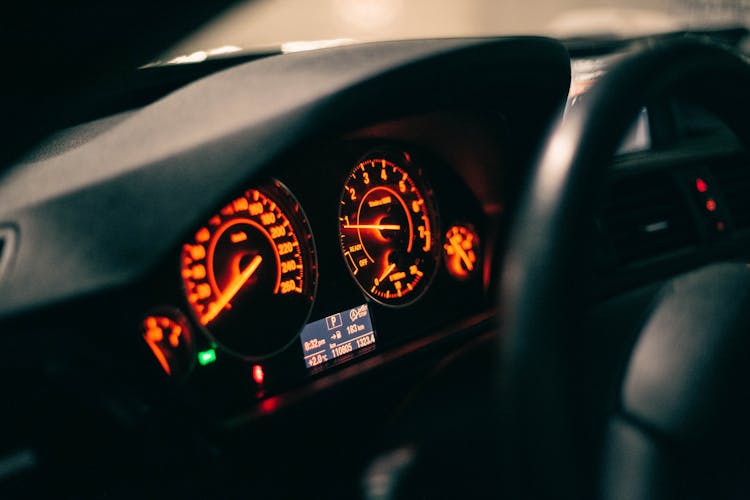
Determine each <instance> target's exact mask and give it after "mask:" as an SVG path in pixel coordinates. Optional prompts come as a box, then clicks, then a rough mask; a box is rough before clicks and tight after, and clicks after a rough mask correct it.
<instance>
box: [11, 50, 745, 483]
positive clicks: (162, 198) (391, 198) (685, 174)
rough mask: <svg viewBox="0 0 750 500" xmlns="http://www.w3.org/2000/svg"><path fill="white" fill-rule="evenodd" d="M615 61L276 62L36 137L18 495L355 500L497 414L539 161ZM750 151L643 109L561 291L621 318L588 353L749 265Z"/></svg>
mask: <svg viewBox="0 0 750 500" xmlns="http://www.w3.org/2000/svg"><path fill="white" fill-rule="evenodd" d="M622 49H623V47H621V46H617V47H609V46H608V47H604V48H602V47H600V48H598V49H596V50H594V54H591V53H587V52H586V51H585V50H582V49H580V48H579V49H576V48H574V47H573V45H571V46H570V47H569V48H566V47H565V46H563V45H561V44H559V43H558V42H554V41H551V40H546V39H540V38H498V39H494V38H491V39H456V40H428V41H419V40H417V41H407V42H387V43H379V44H366V45H361V46H348V47H338V48H333V49H326V50H321V51H312V52H309V53H299V54H289V55H282V56H276V57H269V58H265V59H259V60H257V61H252V62H249V63H243V64H238V65H236V66H232V65H229V67H228V68H227V69H224V70H222V71H218V72H216V73H211V74H206V75H202V76H203V77H202V78H200V79H197V80H195V81H193V79H191V80H190V81H189V82H185V83H186V84H185V85H182V84H180V85H178V86H177V87H176V88H174V89H172V91H171V92H169V93H167V94H166V95H156V94H155V95H154V99H153V100H152V101H150V102H149V103H147V104H145V105H139V106H138V107H135V108H133V109H123V110H119V111H120V112H119V113H116V114H114V115H107V116H101V117H97V119H92V120H91V121H89V122H87V123H84V124H79V125H76V126H74V127H71V128H70V129H68V130H65V131H61V132H60V133H58V134H57V135H56V136H54V137H51V138H50V139H49V140H48V141H47V142H45V143H43V144H41V145H40V146H39V147H38V148H37V149H36V150H35V151H32V152H30V153H29V154H28V155H27V157H26V158H24V159H22V160H21V161H20V162H18V163H17V164H16V165H14V166H12V167H11V168H9V169H8V170H7V171H5V172H4V173H3V175H2V177H0V297H2V300H0V329H2V332H3V335H4V336H5V338H6V342H7V345H8V348H7V350H6V359H7V360H8V362H7V363H5V365H4V367H3V368H2V373H3V376H4V377H6V378H7V379H9V380H12V379H20V380H22V382H21V383H19V384H14V386H13V387H11V388H9V393H8V398H9V400H12V401H15V402H16V410H14V411H11V412H9V415H8V416H7V418H8V419H9V424H8V425H7V426H6V429H12V431H8V432H7V433H6V436H4V437H5V438H6V439H5V442H6V443H7V444H6V445H5V446H4V448H3V450H2V451H3V453H5V454H6V456H9V457H15V458H18V457H21V458H24V457H25V458H24V460H26V461H25V462H24V461H23V460H22V461H21V462H22V466H21V467H19V468H18V469H14V470H13V473H12V474H10V475H8V476H7V481H6V484H8V485H9V486H10V488H11V490H10V491H20V490H23V491H36V490H33V488H38V492H40V493H41V492H44V491H47V490H48V488H49V487H51V486H50V485H52V486H53V487H55V488H58V489H59V491H67V492H76V494H77V493H80V492H81V491H82V492H83V493H82V494H83V496H88V495H99V494H101V493H102V492H105V493H108V494H112V495H115V496H118V495H119V496H123V497H125V496H129V495H131V494H133V493H134V492H137V491H141V486H142V485H143V484H147V485H149V487H152V488H154V491H157V492H160V493H164V494H167V495H176V494H184V495H187V496H206V495H209V496H210V495H211V494H212V493H215V492H216V491H215V488H216V487H217V486H216V485H217V484H221V485H222V486H221V487H222V488H225V489H224V490H222V492H225V493H228V494H229V496H232V495H233V494H236V495H238V494H244V493H247V492H255V493H258V494H264V493H266V494H273V495H274V496H299V494H301V493H303V492H305V493H311V494H312V496H321V495H323V496H326V495H325V493H326V492H333V494H332V495H331V496H353V495H359V494H360V493H361V488H362V480H361V478H362V476H363V474H364V473H363V471H365V470H367V468H368V467H369V465H370V464H371V462H372V459H373V457H374V456H376V455H377V454H378V453H380V452H383V451H385V450H388V449H390V448H392V447H400V446H401V447H402V446H403V444H404V443H405V442H406V443H409V444H413V443H414V442H415V441H418V440H419V437H423V436H435V435H442V434H443V433H449V432H447V431H446V430H445V429H450V428H451V427H452V426H453V425H454V424H455V422H459V421H461V419H462V418H465V417H466V415H467V414H469V415H473V416H475V417H476V419H477V420H476V421H477V422H479V421H482V419H485V418H487V419H489V418H491V414H490V413H489V412H488V411H487V410H486V406H483V405H482V404H483V402H486V401H488V400H490V399H491V396H490V393H491V392H492V387H491V386H492V384H493V383H494V382H495V381H494V380H492V375H491V374H492V373H494V372H493V371H492V366H493V363H496V362H497V359H496V356H495V355H494V354H493V353H495V351H496V350H497V345H496V344H497V342H498V340H499V339H498V335H497V332H498V329H499V326H500V324H501V323H502V318H499V317H498V315H497V307H496V302H497V300H498V297H497V295H498V294H497V290H498V287H499V286H500V283H499V280H500V262H501V259H502V257H503V249H504V243H505V237H506V235H507V233H508V231H509V229H510V227H509V224H510V221H511V220H512V214H513V210H514V207H515V206H516V203H517V202H518V199H519V196H520V193H521V192H522V191H523V187H524V185H525V181H526V179H527V177H528V175H529V164H530V163H531V161H532V160H533V159H534V158H535V154H536V152H537V150H538V148H539V147H540V145H541V144H542V143H543V141H544V138H545V134H546V132H547V130H548V129H549V127H550V124H551V123H554V121H555V120H558V119H565V114H566V112H567V111H566V110H569V109H571V107H572V106H575V105H576V103H577V102H580V100H581V99H585V98H586V96H585V92H586V90H587V89H588V88H589V87H590V85H591V83H592V82H593V81H594V80H596V78H598V77H599V76H600V75H601V74H602V73H603V72H606V67H607V65H608V64H610V63H612V61H614V60H616V58H617V57H618V55H617V54H618V51H620V50H622ZM587 50H588V49H587ZM569 51H570V52H569ZM571 54H572V55H574V56H575V57H574V60H573V64H572V71H573V75H572V85H571V60H570V56H571ZM613 54H614V55H615V57H614V59H612V58H611V57H610V56H612V55H613ZM144 71H157V72H158V71H160V69H159V68H148V69H146V70H144ZM164 71H166V72H167V73H168V71H171V70H170V69H169V68H167V69H164ZM696 124H698V125H700V127H697V125H696ZM746 167H747V157H746V156H745V155H744V153H742V150H741V148H740V147H739V145H738V143H737V142H736V140H735V139H734V138H733V137H732V136H731V135H730V134H727V133H726V129H725V128H723V127H722V126H721V124H719V123H718V122H716V121H715V120H714V118H713V117H711V116H710V115H708V114H706V113H704V112H703V111H701V110H699V109H695V108H692V107H690V106H689V105H686V104H684V103H681V102H678V101H670V102H666V103H665V102H655V103H650V104H649V105H648V106H647V107H646V108H644V110H643V112H642V113H641V115H640V117H639V119H638V122H637V123H636V124H635V125H634V129H633V132H632V135H631V136H630V137H629V139H628V140H627V141H626V143H625V144H623V147H622V148H621V149H620V152H619V153H618V155H617V156H616V158H615V160H614V162H613V166H612V168H611V169H610V171H611V174H610V176H609V181H608V187H607V190H606V192H603V193H602V199H601V200H600V206H601V207H602V208H601V210H600V211H599V212H598V213H596V214H592V216H591V221H588V222H587V223H590V224H592V225H593V226H596V228H597V230H596V231H595V237H594V239H593V241H591V242H589V243H590V245H588V246H586V252H590V253H591V258H592V259H594V261H595V263H596V264H595V266H594V267H595V275H594V276H589V275H585V276H581V280H580V283H575V284H571V293H573V294H576V295H580V296H583V297H586V300H588V301H590V302H592V303H596V304H597V306H598V307H600V308H601V310H603V311H608V313H607V314H606V315H605V316H606V320H605V321H603V323H602V324H600V325H599V328H600V329H606V330H607V331H609V332H610V334H611V337H609V338H608V339H607V340H602V339H600V341H601V342H608V343H612V344H617V343H618V342H617V341H614V340H612V339H613V337H617V336H619V337H621V338H622V339H627V335H628V332H627V331H626V330H627V325H628V324H629V323H628V321H631V320H632V321H635V319H636V318H635V317H634V316H632V315H631V316H629V317H628V319H627V320H626V321H623V319H622V316H621V314H624V313H623V312H622V311H626V310H628V308H627V307H622V300H621V299H623V298H625V299H626V300H625V301H626V302H627V301H628V300H630V299H629V297H630V294H631V292H633V291H634V290H635V291H637V293H635V295H637V297H636V298H634V299H633V300H634V301H635V302H639V303H641V302H648V300H650V297H651V295H650V292H648V290H649V289H650V288H649V287H650V286H651V285H653V284H654V283H656V282H658V281H659V280H661V279H664V278H666V277H668V276H669V275H670V274H673V273H675V272H677V271H679V270H684V269H688V268H690V267H691V266H696V265H697V263H699V262H706V261H709V260H714V259H718V258H720V257H724V256H734V257H737V256H739V255H744V254H743V253H742V252H743V251H744V250H743V249H744V248H746V244H747V243H748V241H750V210H748V206H747V203H746V201H745V198H744V197H743V195H742V193H743V189H744V188H743V187H744V186H747V185H748V184H747V183H750V176H748V175H747V173H746V172H747V168H746ZM644 290H646V292H643V291H644ZM613 310H614V311H617V313H611V312H612V311H613ZM602 325H603V326H602ZM619 337H618V338H619ZM623 342H625V343H627V340H623ZM605 351H606V350H605ZM468 352H470V353H471V358H470V362H469V363H468V365H465V364H464V365H462V367H461V370H459V371H457V370H456V369H455V368H451V367H454V365H455V364H456V363H461V360H462V359H464V358H463V356H464V355H465V354H466V353H468ZM29 359H33V363H31V364H33V366H34V368H33V369H32V368H30V363H29V361H28V360H29ZM598 362H600V363H601V364H606V363H610V362H611V363H619V362H620V361H618V360H616V359H615V358H614V357H612V358H608V357H607V356H606V355H602V359H601V360H598ZM435 388H437V390H436V391H435ZM597 390H601V391H603V392H606V391H609V390H611V388H610V387H609V385H608V382H606V381H602V383H601V387H599V388H598V389H597ZM604 400H606V401H609V400H608V399H607V398H606V397H605V398H604ZM480 403H481V404H480ZM477 405H479V406H477ZM436 408H438V409H439V410H436ZM477 427H478V428H481V425H479V424H477ZM40 429H44V431H43V432H40ZM477 432H478V431H477ZM436 433H437V434H436ZM485 437H486V436H485ZM427 439H428V440H429V439H431V438H429V437H428V438H427ZM481 441H482V442H484V441H486V439H481ZM71 449H76V450H77V452H76V453H75V454H73V455H71V454H70V453H69V451H70V450H71ZM402 449H403V448H402ZM406 449H407V451H408V450H410V449H411V448H408V447H407V448H406ZM112 450H116V451H117V452H116V453H112ZM23 464H25V465H23ZM326 464H335V470H336V474H333V475H330V474H328V468H327V467H326ZM81 471H85V473H82V472H81ZM165 471H166V472H165ZM196 471H200V474H198V473H196ZM290 473H291V474H293V475H294V477H295V478H296V480H295V481H293V482H289V481H288V480H287V479H286V478H288V475H289V474H290ZM165 475H169V477H168V478H166V479H165ZM39 476H42V477H44V478H45V482H44V484H37V485H32V481H31V479H32V478H34V477H39ZM83 476H86V477H88V478H94V479H92V480H91V482H90V484H88V486H86V487H85V488H83V489H82V490H79V489H78V488H81V479H82V477H83ZM134 477H135V478H138V479H139V480H138V481H132V480H131V479H132V478H134ZM321 477H325V478H327V480H329V481H331V479H330V478H331V477H332V478H333V479H334V480H336V479H337V478H338V479H337V480H336V481H334V482H333V483H332V484H331V485H330V486H327V487H323V486H320V484H319V483H320V481H321ZM13 488H18V490H13ZM29 488H32V490H29Z"/></svg>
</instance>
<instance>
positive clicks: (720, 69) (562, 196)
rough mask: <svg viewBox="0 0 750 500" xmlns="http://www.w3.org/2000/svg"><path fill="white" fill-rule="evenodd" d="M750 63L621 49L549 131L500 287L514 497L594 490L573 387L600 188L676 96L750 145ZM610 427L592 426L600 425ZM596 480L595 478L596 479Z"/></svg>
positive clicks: (663, 48)
mask: <svg viewBox="0 0 750 500" xmlns="http://www.w3.org/2000/svg"><path fill="white" fill-rule="evenodd" d="M747 89H750V66H749V65H748V64H747V62H746V61H745V60H744V59H743V58H742V57H740V56H739V55H737V54H736V53H734V52H732V51H730V50H729V49H727V48H724V47H721V46H718V45H715V44H713V43H710V42H708V41H706V40H703V39H698V38H684V39H679V40H672V41H669V42H663V43H658V44H654V45H650V46H646V47H639V48H636V49H635V50H633V51H632V52H631V53H629V54H628V55H626V56H625V57H624V59H623V60H621V61H620V62H619V63H618V64H616V65H615V66H614V67H613V68H612V69H611V70H610V71H609V72H608V73H607V74H606V75H605V76H604V77H602V79H601V80H600V81H599V82H597V84H596V85H594V87H593V88H592V89H591V90H590V91H589V92H588V93H587V98H586V100H585V101H584V102H582V103H580V104H579V105H578V106H576V107H575V108H573V109H572V110H571V111H570V112H569V113H568V114H567V115H566V116H565V117H564V118H563V117H560V119H559V121H558V122H557V124H556V125H555V126H554V127H553V129H552V131H551V133H550V135H549V138H548V140H547V142H546V143H545V144H546V146H545V148H544V150H543V151H542V153H541V155H540V156H539V159H538V161H537V164H536V166H535V168H534V169H533V174H532V178H531V180H530V183H529V184H528V186H527V188H526V191H525V192H524V195H523V196H522V198H521V201H520V203H519V206H518V209H517V212H516V216H515V220H514V223H513V227H512V230H511V233H510V237H509V240H508V241H509V244H508V247H507V251H506V255H505V259H504V265H503V267H502V274H503V275H502V279H501V281H500V282H501V290H500V307H499V314H500V321H501V324H502V325H503V326H502V334H501V338H502V341H501V343H500V345H501V348H500V349H501V358H502V362H501V367H502V368H501V372H500V377H501V378H500V386H501V388H502V390H501V403H500V404H501V409H502V417H503V419H504V420H503V422H502V426H503V427H502V429H501V434H502V435H503V436H504V438H505V439H504V446H505V449H504V450H503V455H504V456H505V458H506V460H505V462H504V464H503V466H504V469H505V474H504V475H503V477H504V481H505V482H506V485H507V486H508V487H509V489H510V493H511V495H512V496H511V497H512V498H576V499H580V498H589V497H592V496H596V492H595V491H596V490H595V488H592V487H591V485H592V484H595V483H596V477H594V478H592V477H590V476H591V474H592V473H595V472H596V471H592V470H590V468H588V467H587V466H586V455H587V454H589V453H597V452H599V450H586V449H581V448H580V446H579V439H578V437H579V429H578V427H579V426H580V422H582V421H585V417H586V416H585V415H581V414H580V411H581V410H580V409H581V408H582V405H581V404H580V402H581V401H582V399H583V398H585V397H586V396H585V395H583V394H581V393H580V391H579V390H578V388H577V386H576V382H575V381H576V378H577V377H578V376H580V373H578V372H577V368H576V367H577V365H578V363H577V362H578V361H585V356H586V353H585V348H583V346H581V345H580V342H577V341H579V340H581V335H580V333H579V331H578V330H577V328H576V326H577V325H580V319H581V318H582V316H583V311H584V305H585V304H583V303H582V300H581V299H580V296H581V294H580V293H576V292H577V290H576V287H575V285H576V284H577V283H579V282H580V281H582V280H581V276H586V275H587V274H588V271H590V270H591V268H590V265H589V262H590V259H587V258H586V257H587V256H586V254H585V253H583V252H585V250H586V245H583V246H582V245H581V243H580V242H582V241H583V242H585V241H587V237H588V236H590V234H591V232H592V231H591V230H590V228H589V227H588V226H587V225H586V224H582V223H581V221H588V220H591V219H592V217H591V214H592V213H593V211H594V210H595V208H596V200H597V193H598V191H599V188H600V187H601V186H603V184H604V179H605V174H606V169H605V168H603V166H606V165H609V164H610V162H611V159H612V158H613V156H614V154H615V151H616V149H617V147H618V146H619V144H620V143H621V141H622V139H623V137H624V136H625V134H626V132H627V131H628V129H629V127H630V125H631V124H632V123H633V121H634V120H635V119H636V117H637V114H638V113H639V112H640V110H641V109H642V108H643V106H645V105H646V104H647V103H650V102H653V101H654V100H655V99H656V98H658V97H659V96H665V95H670V94H672V95H679V96H683V97H686V98H688V99H690V100H692V101H694V102H697V103H699V104H700V105H702V106H704V107H705V108H707V109H709V110H711V111H714V112H716V113H717V114H718V115H719V116H720V117H721V118H722V119H723V120H724V121H725V123H727V124H728V125H729V126H730V128H732V130H733V131H734V132H735V133H736V134H737V136H738V137H739V138H740V139H741V140H743V141H745V144H746V145H747V144H748V142H747V141H748V138H750V133H749V132H750V120H748V119H747V116H746V113H747V111H749V110H750V92H747ZM605 423H606V422H601V421H600V422H594V423H593V425H595V426H597V428H598V429H600V430H602V429H603V428H604V426H605ZM592 479H593V480H592Z"/></svg>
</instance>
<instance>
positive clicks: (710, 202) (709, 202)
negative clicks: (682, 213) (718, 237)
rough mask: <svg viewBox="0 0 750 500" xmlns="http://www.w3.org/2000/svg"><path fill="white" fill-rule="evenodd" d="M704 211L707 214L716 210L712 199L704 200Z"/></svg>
mask: <svg viewBox="0 0 750 500" xmlns="http://www.w3.org/2000/svg"><path fill="white" fill-rule="evenodd" d="M706 210H708V211H709V212H713V211H715V210H716V202H715V201H714V199H713V198H709V199H708V200H706Z"/></svg>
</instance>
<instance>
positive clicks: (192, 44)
mask: <svg viewBox="0 0 750 500" xmlns="http://www.w3.org/2000/svg"><path fill="white" fill-rule="evenodd" d="M728 25H731V26H738V25H740V26H748V25H750V0H599V1H596V0H523V1H499V0H250V1H245V2H241V3H239V4H238V5H236V6H235V7H234V8H232V9H230V10H228V11H226V12H225V13H223V14H222V15H220V16H219V17H218V18H216V19H214V20H212V21H211V22H210V23H208V24H207V25H205V26H204V27H203V28H202V29H200V30H198V31H197V32H196V33H194V34H193V35H192V36H190V37H189V38H188V39H186V40H184V41H182V42H181V43H179V44H178V45H176V46H175V47H173V48H172V49H171V50H170V51H168V53H167V54H165V56H171V57H175V56H177V55H181V54H191V53H193V52H196V51H208V53H209V55H210V54H215V53H226V52H232V51H236V50H240V49H243V50H248V49H249V50H258V49H269V48H278V47H279V46H282V47H283V48H284V49H285V50H287V51H292V50H304V49H306V48H315V47H317V46H319V45H325V44H311V43H299V42H311V41H320V40H328V41H329V42H328V44H337V43H351V42H365V41H375V40H396V39H408V38H429V37H453V36H489V35H511V34H534V35H548V36H555V37H560V38H570V37H589V36H606V37H632V36H639V35H644V34H655V33H663V32H669V31H676V30H685V29H705V28H715V27H719V26H728ZM211 51H213V52H211Z"/></svg>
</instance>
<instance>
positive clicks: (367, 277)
mask: <svg viewBox="0 0 750 500" xmlns="http://www.w3.org/2000/svg"><path fill="white" fill-rule="evenodd" d="M431 195H432V193H431V191H430V189H429V188H428V186H427V183H426V181H425V180H424V179H423V177H422V175H421V172H420V171H419V170H418V169H416V168H414V166H413V165H412V164H411V162H410V161H409V156H408V155H403V156H401V155H400V156H399V157H398V158H397V159H391V158H389V157H385V156H382V157H381V156H378V157H371V158H368V159H366V160H364V161H362V162H361V163H359V164H358V165H357V166H356V167H355V168H354V170H352V172H351V173H350V174H349V177H348V178H347V180H346V182H345V185H344V191H343V193H342V195H341V204H340V207H339V232H340V237H341V249H342V252H343V255H344V260H345V261H346V265H347V267H348V268H349V271H350V272H351V275H352V277H354V279H355V281H356V282H357V284H358V285H359V286H360V287H361V288H362V290H363V291H364V292H365V293H366V294H367V295H369V296H370V297H371V298H372V299H374V300H376V301H378V302H380V303H382V304H385V305H390V306H401V305H406V304H408V303H411V302H413V301H414V300H416V299H417V298H419V297H420V296H421V295H422V294H423V293H424V292H425V291H426V290H427V287H428V285H429V283H430V281H431V280H432V278H433V276H434V274H435V270H436V268H437V260H438V257H439V249H437V248H436V237H435V235H436V234H438V229H437V228H436V225H437V216H436V210H435V206H434V204H433V203H432V198H431Z"/></svg>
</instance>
